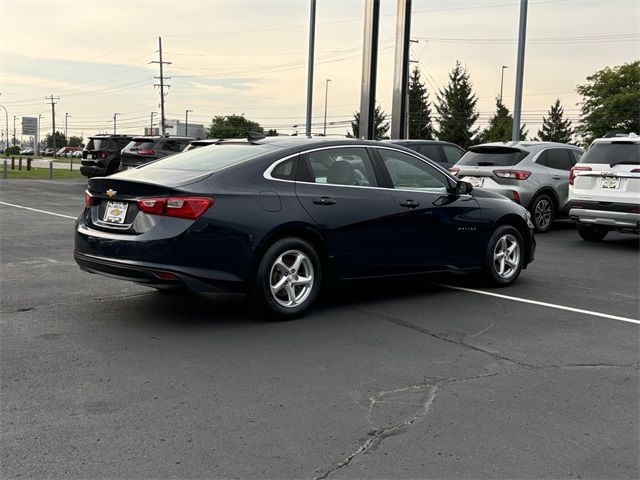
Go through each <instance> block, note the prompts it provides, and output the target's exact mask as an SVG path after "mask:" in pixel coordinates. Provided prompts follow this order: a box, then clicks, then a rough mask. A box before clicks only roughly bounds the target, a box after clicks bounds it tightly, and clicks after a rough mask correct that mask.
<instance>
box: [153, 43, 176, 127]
mask: <svg viewBox="0 0 640 480" xmlns="http://www.w3.org/2000/svg"><path fill="white" fill-rule="evenodd" d="M158 53H159V60H157V61H155V60H154V61H153V62H150V63H157V64H159V65H160V76H159V77H153V78H157V79H159V80H160V83H155V84H154V85H153V86H154V87H160V131H161V133H162V135H164V130H165V118H164V96H165V95H164V87H165V83H164V81H165V80H171V77H165V76H164V73H163V66H164V65H171V62H165V61H163V60H162V37H158ZM170 86H171V85H166V87H167V88H169V87H170Z"/></svg>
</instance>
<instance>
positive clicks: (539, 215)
mask: <svg viewBox="0 0 640 480" xmlns="http://www.w3.org/2000/svg"><path fill="white" fill-rule="evenodd" d="M555 216H556V207H555V205H554V203H553V200H552V199H551V197H550V196H549V195H547V194H545V193H543V194H541V195H538V196H537V197H536V198H535V199H534V200H533V202H532V203H531V219H532V221H533V226H534V227H535V229H536V232H539V233H544V232H546V231H547V230H549V229H550V228H551V224H552V223H553V220H554V218H555Z"/></svg>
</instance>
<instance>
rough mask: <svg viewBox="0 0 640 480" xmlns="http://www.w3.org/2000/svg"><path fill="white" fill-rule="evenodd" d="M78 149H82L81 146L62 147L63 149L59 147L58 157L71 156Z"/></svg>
mask: <svg viewBox="0 0 640 480" xmlns="http://www.w3.org/2000/svg"><path fill="white" fill-rule="evenodd" d="M78 150H82V149H81V148H80V147H62V148H61V149H59V150H58V151H57V153H56V156H57V157H71V154H73V152H76V151H78Z"/></svg>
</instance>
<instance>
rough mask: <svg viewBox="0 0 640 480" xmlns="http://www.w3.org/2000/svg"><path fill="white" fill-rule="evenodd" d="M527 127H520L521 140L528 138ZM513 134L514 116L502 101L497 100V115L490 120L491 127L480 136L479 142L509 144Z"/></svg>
mask: <svg viewBox="0 0 640 480" xmlns="http://www.w3.org/2000/svg"><path fill="white" fill-rule="evenodd" d="M525 126H526V125H522V126H521V127H520V140H524V139H525V138H526V137H527V132H525V130H524V128H525ZM512 134H513V116H512V115H511V113H510V112H509V109H508V108H507V107H505V106H504V104H503V103H502V102H501V101H500V99H499V98H496V113H494V114H493V117H491V119H490V120H489V126H488V127H487V128H485V129H484V130H483V131H482V133H481V134H480V135H479V136H478V141H479V142H480V143H487V142H508V141H510V140H511V137H512Z"/></svg>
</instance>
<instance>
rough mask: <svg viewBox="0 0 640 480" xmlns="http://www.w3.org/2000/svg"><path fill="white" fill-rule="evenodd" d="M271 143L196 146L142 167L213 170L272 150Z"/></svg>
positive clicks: (197, 170) (196, 170)
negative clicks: (193, 148)
mask: <svg viewBox="0 0 640 480" xmlns="http://www.w3.org/2000/svg"><path fill="white" fill-rule="evenodd" d="M273 150H274V147H273V146H271V145H251V144H226V145H225V144H220V145H212V146H211V147H208V148H196V149H195V150H190V151H188V152H183V153H179V154H176V155H171V156H170V157H166V158H163V159H161V160H158V161H157V162H153V163H150V164H149V165H147V166H145V167H144V168H149V169H167V170H184V171H193V172H209V171H210V172H215V171H217V170H220V169H222V168H225V167H229V166H231V165H235V164H237V163H240V162H244V161H245V160H250V159H252V158H257V157H259V156H260V155H263V154H265V153H268V152H272V151H273Z"/></svg>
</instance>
